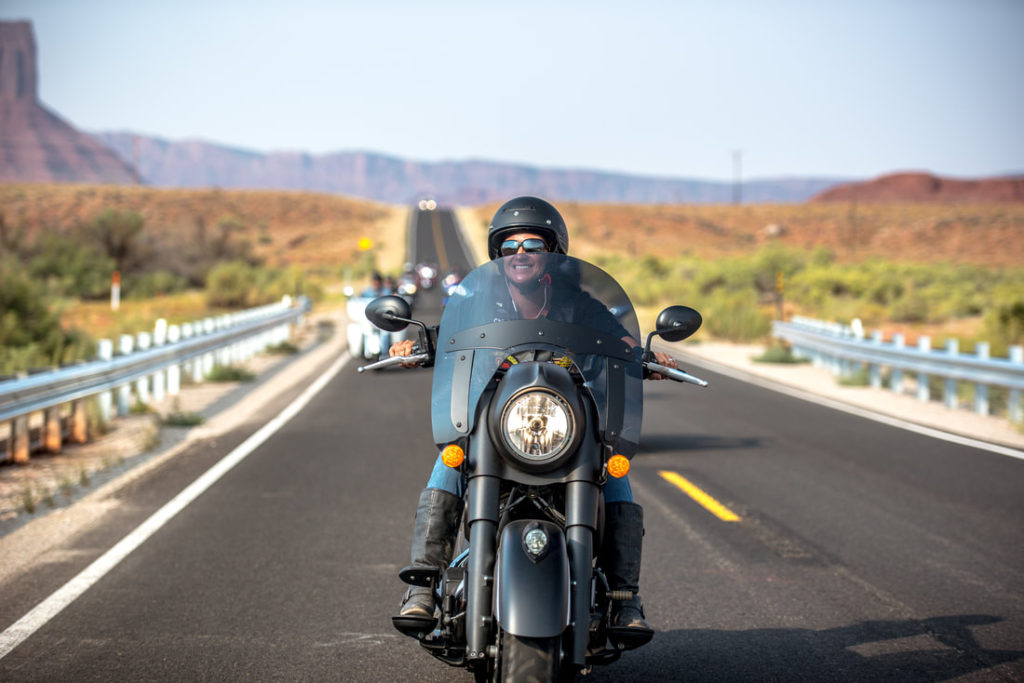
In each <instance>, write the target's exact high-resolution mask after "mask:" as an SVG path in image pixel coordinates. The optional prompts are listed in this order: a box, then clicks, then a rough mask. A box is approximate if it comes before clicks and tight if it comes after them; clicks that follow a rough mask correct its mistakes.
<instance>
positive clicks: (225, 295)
mask: <svg viewBox="0 0 1024 683" xmlns="http://www.w3.org/2000/svg"><path fill="white" fill-rule="evenodd" d="M259 286H260V271H259V270H258V269H257V268H254V267H253V266H250V265H249V264H248V263H245V262H243V261H232V262H230V263H222V264H220V265H218V266H216V267H214V268H213V270H211V271H210V274H209V275H208V276H207V278H206V302H207V303H208V304H209V305H211V306H222V307H224V308H244V307H246V306H254V305H256V302H255V299H256V298H257V293H258V290H259Z"/></svg>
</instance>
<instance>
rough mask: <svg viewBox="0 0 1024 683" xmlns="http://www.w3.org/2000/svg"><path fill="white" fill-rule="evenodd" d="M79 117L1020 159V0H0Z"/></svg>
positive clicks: (762, 171) (641, 161)
mask: <svg viewBox="0 0 1024 683" xmlns="http://www.w3.org/2000/svg"><path fill="white" fill-rule="evenodd" d="M0 19H2V20H12V19H30V20H31V21H32V22H33V24H34V29H35V34H36V40H37V44H38V49H39V63H40V96H41V99H42V100H43V102H44V103H45V104H46V105H47V106H49V107H50V108H51V109H53V110H55V111H56V112H58V113H59V114H60V115H62V116H63V117H64V118H66V119H67V120H69V121H70V122H71V123H73V124H74V125H76V126H78V127H79V128H83V129H86V130H91V131H99V130H104V131H120V130H126V131H135V132H140V133H145V134H149V135H155V136H159V137H164V138H168V139H172V140H181V139H194V138H198V139H203V140H207V141H211V142H217V143H222V144H226V145H230V146H233V147H239V148H244V149H252V150H257V151H271V150H278V151H279V150H294V151H307V152H312V153H324V152H331V151H344V150H371V151H377V152H384V153H388V154H394V155H397V156H402V157H406V158H410V159H416V160H423V161H441V160H463V159H493V160H499V161H511V162H524V163H527V164H531V165H537V166H553V167H560V168H594V169H603V170H612V171H624V172H631V173H641V174H648V175H663V176H678V177H693V178H704V179H718V180H727V179H730V178H731V177H732V173H733V152H734V150H741V151H742V167H743V176H744V177H745V178H748V179H749V178H766V177H779V176H808V175H827V176H844V177H870V176H875V175H879V174H882V173H888V172H892V171H896V170H908V169H923V170H930V171H933V172H936V173H939V174H942V175H950V176H982V175H994V174H999V173H1005V172H1010V171H1024V1H1022V0H852V1H847V2H840V1H838V0H817V1H814V0H804V1H796V0H792V1H788V2H777V1H769V0H764V1H760V2H759V1H756V0H750V1H743V0H726V1H721V2H692V1H681V2H652V1H648V0H634V1H631V2H628V3H627V2H621V3H610V2H578V1H570V2H561V3H555V2H533V1H526V2H516V3H494V2H443V1H438V2H433V3H417V2H388V1H387V0H378V1H377V2H374V3H372V6H371V3H366V4H365V6H364V4H363V3H354V2H330V1H328V0H324V1H322V2H320V1H316V0H290V1H288V2H276V3H270V2H259V1H256V0H249V1H241V0H230V1H211V0H178V1H176V2H162V3H158V2H142V1H138V0H131V1H127V0H106V1H103V0H75V1H68V0H65V1H57V0H0Z"/></svg>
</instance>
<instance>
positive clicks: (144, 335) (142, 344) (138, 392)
mask: <svg viewBox="0 0 1024 683" xmlns="http://www.w3.org/2000/svg"><path fill="white" fill-rule="evenodd" d="M137 342H138V345H139V346H138V348H139V351H145V350H146V349H148V348H149V347H150V346H151V345H152V343H153V337H152V336H150V334H149V332H139V334H138V336H137ZM135 397H136V398H137V399H138V401H139V403H142V404H144V405H145V404H148V403H149V377H140V378H139V379H138V380H137V381H136V382H135Z"/></svg>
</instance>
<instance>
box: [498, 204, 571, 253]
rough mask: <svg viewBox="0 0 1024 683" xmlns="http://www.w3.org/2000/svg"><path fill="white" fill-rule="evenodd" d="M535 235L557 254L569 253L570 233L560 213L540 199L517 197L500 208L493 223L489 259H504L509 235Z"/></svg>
mask: <svg viewBox="0 0 1024 683" xmlns="http://www.w3.org/2000/svg"><path fill="white" fill-rule="evenodd" d="M516 232H535V233H537V234H538V235H540V236H541V237H543V238H544V241H545V242H547V243H548V249H550V250H551V251H553V252H556V253H558V254H565V253H567V252H568V250H569V231H568V230H566V228H565V221H564V220H562V214H560V213H558V209H556V208H555V207H553V206H552V205H551V204H549V203H547V202H546V201H544V200H543V199H538V198H537V197H516V198H515V199H510V200H509V201H507V202H505V203H504V204H502V205H501V208H499V209H498V210H497V211H496V212H495V214H494V218H492V219H491V227H490V230H488V232H487V255H488V256H489V257H490V258H491V260H494V259H496V258H498V256H500V255H501V243H502V242H503V241H504V240H505V237H506V235H510V234H513V233H516Z"/></svg>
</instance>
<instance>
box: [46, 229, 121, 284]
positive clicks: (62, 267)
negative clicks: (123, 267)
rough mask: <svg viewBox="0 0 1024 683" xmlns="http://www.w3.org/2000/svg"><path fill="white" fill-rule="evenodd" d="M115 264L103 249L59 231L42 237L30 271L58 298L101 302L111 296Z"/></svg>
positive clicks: (48, 232) (47, 233) (50, 231)
mask: <svg viewBox="0 0 1024 683" xmlns="http://www.w3.org/2000/svg"><path fill="white" fill-rule="evenodd" d="M114 268H115V265H114V261H113V259H111V258H109V257H108V256H107V255H106V254H105V253H104V252H103V251H102V250H101V249H100V248H99V247H97V246H96V245H95V244H91V243H84V244H83V243H81V242H79V241H78V240H75V239H73V238H72V237H71V236H70V235H66V234H62V233H60V232H57V231H56V230H48V231H47V232H45V233H44V234H42V235H41V236H40V237H39V239H38V240H37V241H36V243H35V244H34V245H33V247H32V249H31V256H29V258H28V270H29V273H30V274H31V275H32V277H33V278H34V279H36V280H38V281H40V282H43V283H45V284H46V288H47V290H48V291H49V292H50V293H52V294H54V295H56V296H71V297H80V298H83V299H100V298H103V297H105V296H109V295H110V276H111V274H112V273H113V272H114Z"/></svg>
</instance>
